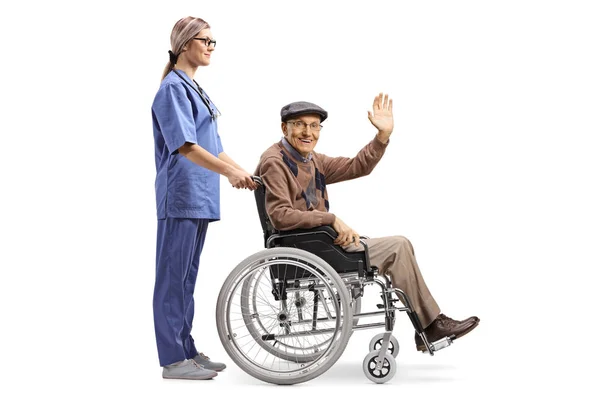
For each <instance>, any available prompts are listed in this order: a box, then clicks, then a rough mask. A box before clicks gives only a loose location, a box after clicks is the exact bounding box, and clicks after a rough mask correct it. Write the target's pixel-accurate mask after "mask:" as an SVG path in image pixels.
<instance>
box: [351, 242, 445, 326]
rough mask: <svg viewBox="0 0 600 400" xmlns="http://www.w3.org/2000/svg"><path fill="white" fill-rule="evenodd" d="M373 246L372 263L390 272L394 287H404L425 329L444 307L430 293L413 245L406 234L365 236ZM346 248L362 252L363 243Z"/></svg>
mask: <svg viewBox="0 0 600 400" xmlns="http://www.w3.org/2000/svg"><path fill="white" fill-rule="evenodd" d="M365 242H366V243H367V246H369V258H370V261H371V265H373V266H376V267H377V269H378V270H379V273H380V274H386V275H388V276H389V277H390V280H391V281H392V286H393V287H395V288H398V289H400V290H402V291H403V292H404V293H405V294H406V295H407V296H408V298H409V299H410V302H411V304H412V306H413V308H414V309H415V311H416V313H417V315H418V316H419V319H420V320H421V325H423V328H425V327H426V326H428V325H429V324H430V323H431V322H433V320H434V319H435V318H436V317H437V316H438V314H439V313H440V307H439V306H438V304H437V302H436V301H435V300H434V298H433V296H432V295H431V293H430V292H429V289H428V288H427V285H426V284H425V281H424V280H423V276H422V275H421V271H420V270H419V265H418V264H417V260H416V258H415V252H414V250H413V247H412V244H411V243H410V241H409V240H408V239H407V238H405V237H404V236H388V237H382V238H374V239H365ZM344 249H345V250H346V251H352V252H356V251H362V250H363V246H362V245H361V246H360V247H357V246H355V245H350V246H346V247H344Z"/></svg>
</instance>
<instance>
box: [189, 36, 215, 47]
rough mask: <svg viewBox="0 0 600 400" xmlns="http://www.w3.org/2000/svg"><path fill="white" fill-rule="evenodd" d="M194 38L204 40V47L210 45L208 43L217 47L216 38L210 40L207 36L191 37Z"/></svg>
mask: <svg viewBox="0 0 600 400" xmlns="http://www.w3.org/2000/svg"><path fill="white" fill-rule="evenodd" d="M192 39H194V40H202V41H203V42H204V45H205V46H206V47H210V45H211V44H212V45H213V46H214V47H217V41H216V40H212V39H211V38H207V37H195V38H192Z"/></svg>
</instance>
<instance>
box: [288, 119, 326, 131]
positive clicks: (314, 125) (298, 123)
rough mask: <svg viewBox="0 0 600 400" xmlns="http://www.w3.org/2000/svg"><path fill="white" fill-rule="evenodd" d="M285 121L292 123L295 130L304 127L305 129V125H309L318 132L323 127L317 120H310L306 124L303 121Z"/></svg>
mask: <svg viewBox="0 0 600 400" xmlns="http://www.w3.org/2000/svg"><path fill="white" fill-rule="evenodd" d="M287 123H288V124H292V126H293V127H294V128H296V130H304V129H306V127H310V129H311V130H313V131H316V132H318V131H320V130H321V128H322V127H323V125H320V124H319V123H317V122H312V123H310V124H307V123H306V122H304V121H288V122H287Z"/></svg>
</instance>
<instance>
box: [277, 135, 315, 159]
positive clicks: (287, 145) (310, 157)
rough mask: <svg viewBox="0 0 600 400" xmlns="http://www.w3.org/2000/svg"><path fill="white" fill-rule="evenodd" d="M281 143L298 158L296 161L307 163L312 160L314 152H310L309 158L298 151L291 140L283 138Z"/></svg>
mask: <svg viewBox="0 0 600 400" xmlns="http://www.w3.org/2000/svg"><path fill="white" fill-rule="evenodd" d="M281 144H282V145H283V147H285V149H286V150H287V151H288V153H290V154H291V155H292V157H294V158H295V159H296V161H300V162H303V163H307V162H309V161H310V160H312V153H309V154H308V157H307V158H304V157H302V154H300V153H298V150H296V149H295V148H294V147H293V146H292V145H291V144H290V142H288V141H287V139H286V138H282V139H281Z"/></svg>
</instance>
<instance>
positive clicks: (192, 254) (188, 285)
mask: <svg viewBox="0 0 600 400" xmlns="http://www.w3.org/2000/svg"><path fill="white" fill-rule="evenodd" d="M207 228H208V220H207V219H187V218H166V219H160V220H158V233H157V235H156V236H157V237H156V239H157V240H156V241H157V243H156V282H155V284H154V300H153V307H154V331H155V333H156V346H157V347H158V358H159V361H160V365H161V366H164V365H168V364H172V363H174V362H178V361H183V360H186V359H189V358H193V357H195V356H196V354H198V351H197V350H196V347H195V346H194V339H192V336H191V335H190V332H191V330H192V320H193V319H194V287H195V286H196V277H197V275H198V265H199V263H200V253H201V252H202V247H203V246H204V238H205V237H206V229H207Z"/></svg>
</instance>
